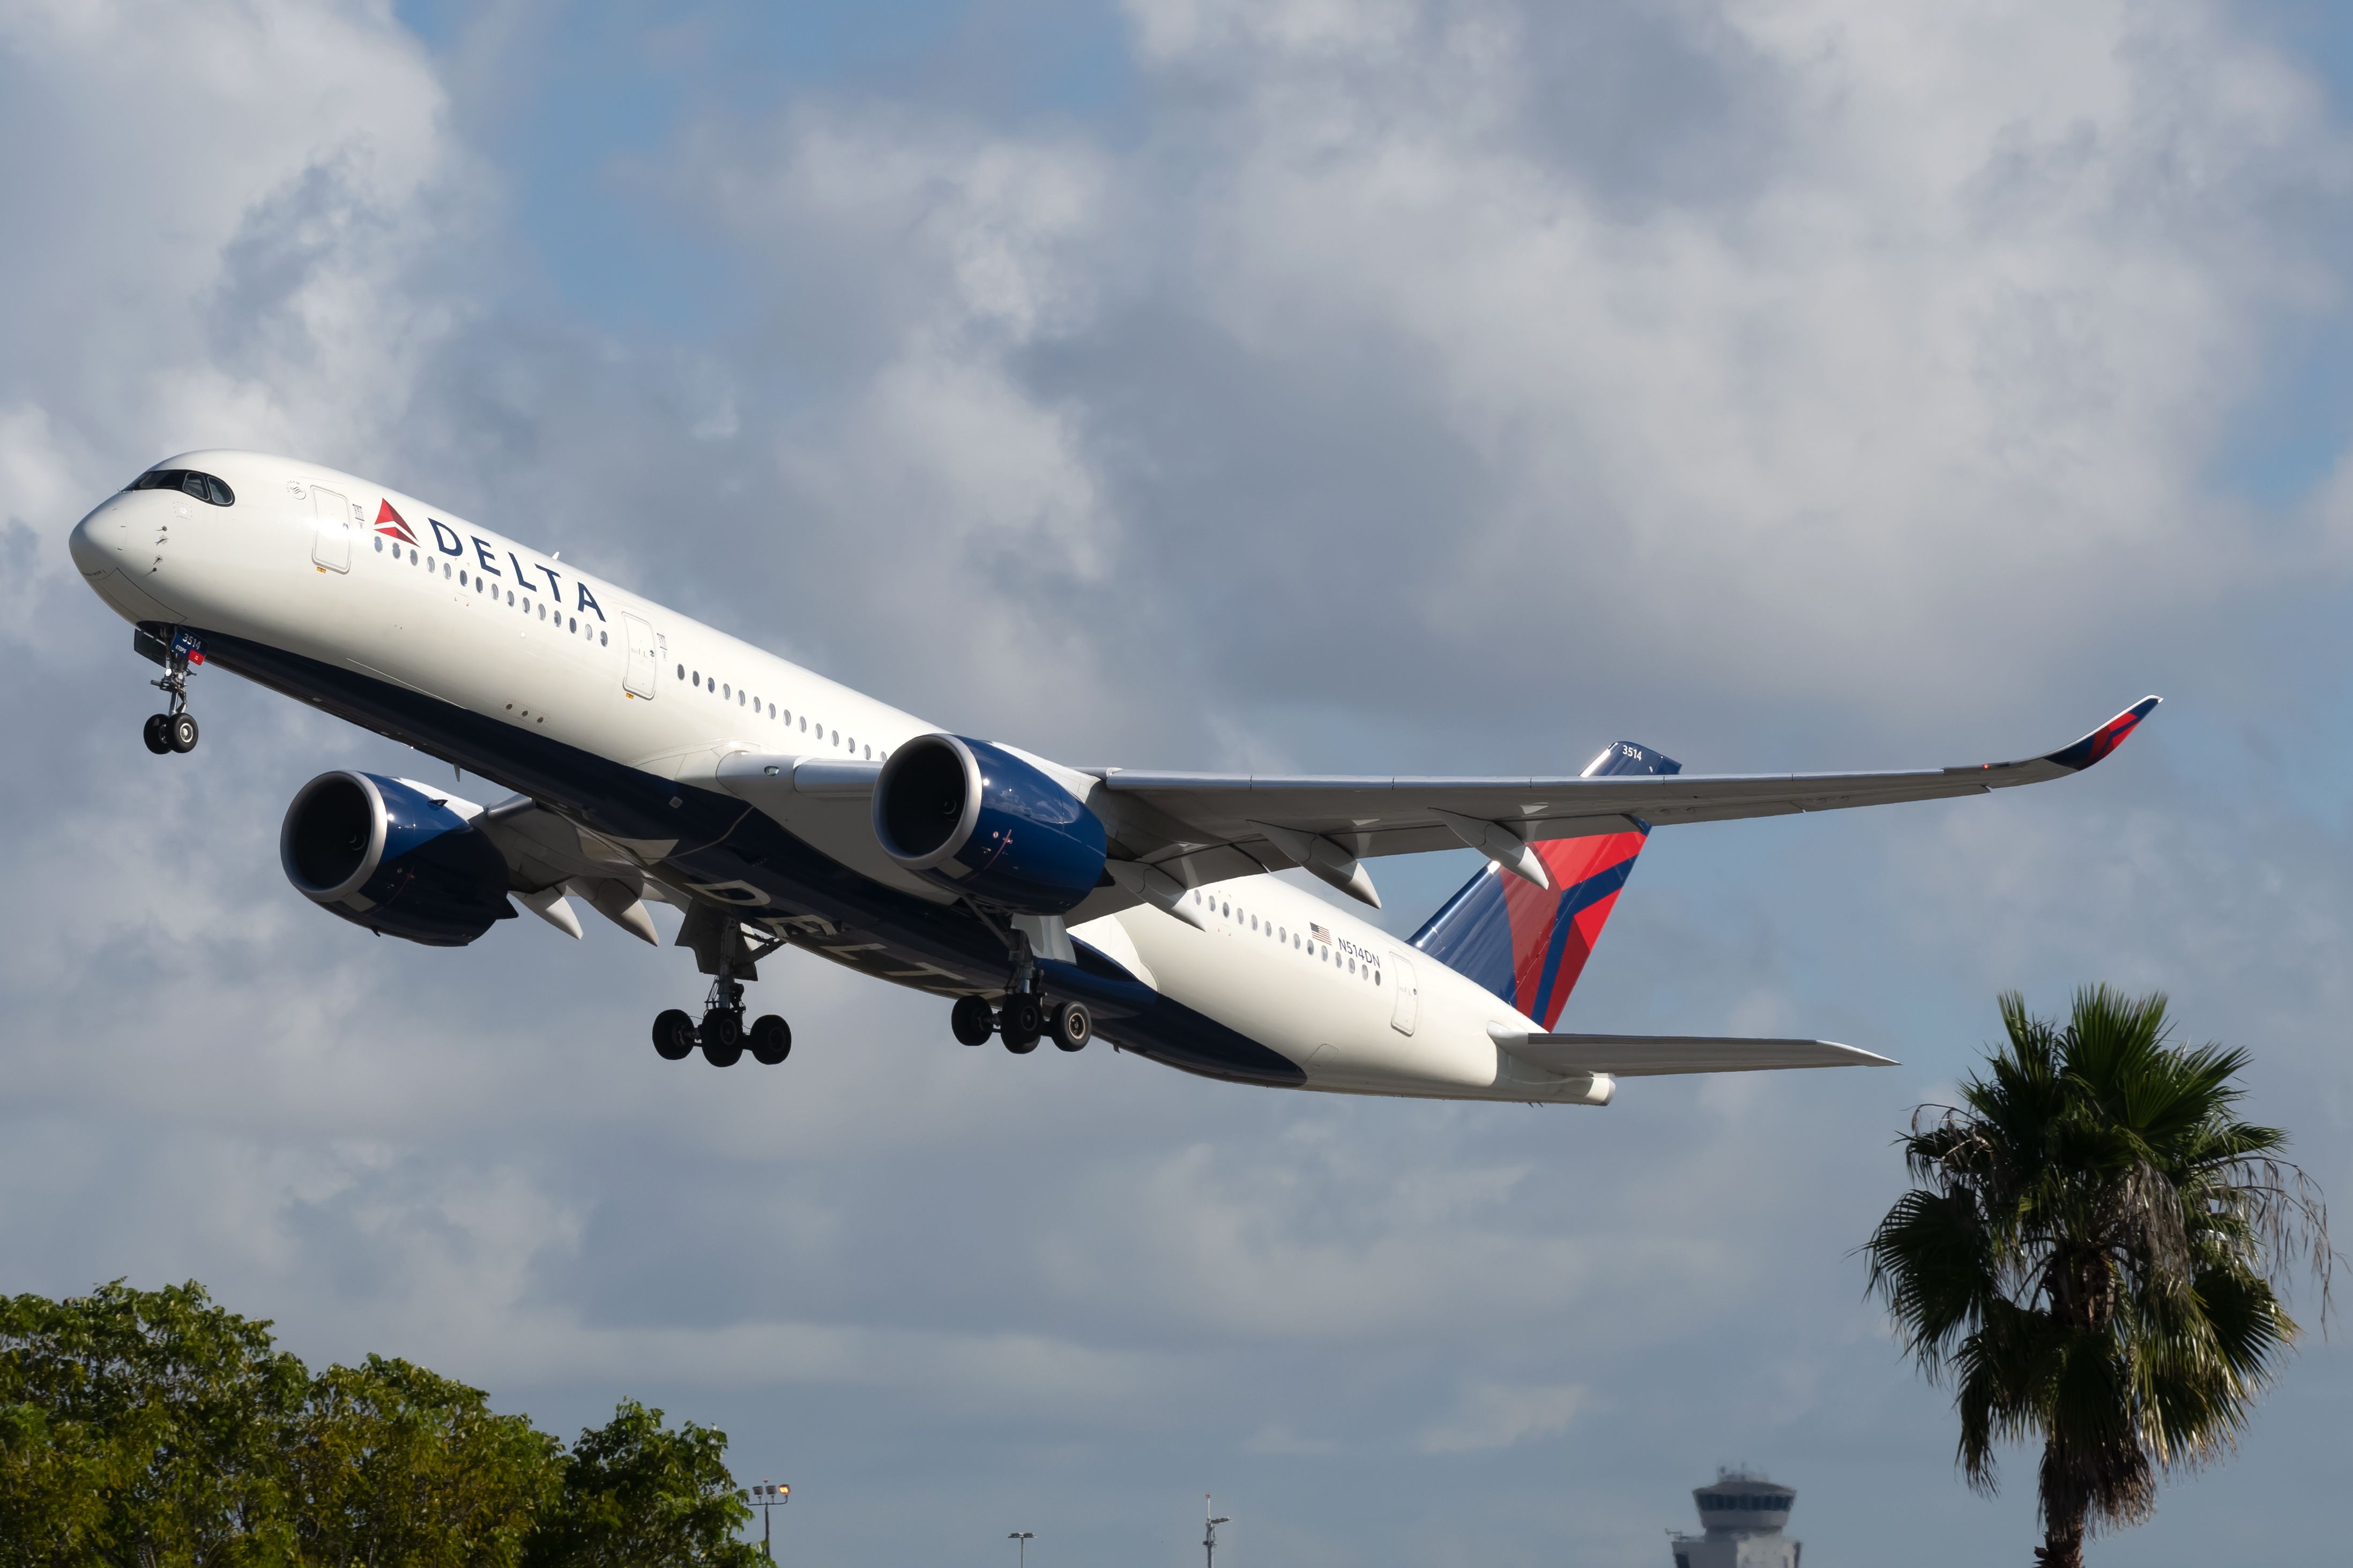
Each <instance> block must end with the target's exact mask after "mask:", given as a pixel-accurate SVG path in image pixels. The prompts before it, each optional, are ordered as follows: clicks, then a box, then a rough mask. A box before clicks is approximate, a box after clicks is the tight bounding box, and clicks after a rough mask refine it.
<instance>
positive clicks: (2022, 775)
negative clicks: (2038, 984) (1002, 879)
mask: <svg viewBox="0 0 2353 1568" xmlns="http://www.w3.org/2000/svg"><path fill="white" fill-rule="evenodd" d="M2157 705H2158V699H2157V698H2155V697H2148V698H2144V699H2143V700H2140V701H2138V702H2136V703H2134V704H2133V705H2132V706H2131V707H2130V708H2127V709H2126V710H2124V711H2123V712H2122V713H2119V714H2117V715H2116V717H2115V718H2113V719H2111V720H2109V721H2107V722H2106V723H2105V724H2103V725H2101V726H2100V727H2099V728H2098V729H2096V730H2094V731H2092V732H2091V733H2090V734H2088V735H2086V736H2084V738H2083V739H2082V740H2080V741H2077V742H2074V743H2073V744H2072V745H2067V746H2063V747H2061V748H2060V749H2059V750H2057V751H2055V752H2046V753H2044V754H2042V755H2041V756H2036V757H2028V758H2026V759H2024V760H2022V761H2019V762H2014V763H1977V764H1974V765H1970V766H1966V767H1950V768H1925V769H1917V770H1914V771H1910V772H1904V773H1715V774H1708V773H1698V774H1694V773H1602V772H1599V769H1600V767H1601V764H1602V763H1604V762H1605V761H1607V760H1608V756H1607V753H1605V755H1604V756H1603V757H1600V758H1596V759H1595V761H1594V763H1593V765H1591V766H1589V767H1588V768H1587V769H1586V771H1585V773H1582V774H1579V775H1577V776H1575V777H1562V778H1486V779H1482V778H1356V777H1330V778H1316V777H1296V778H1294V777H1281V776H1261V775H1257V774H1219V773H1145V772H1141V771H1138V770H1135V769H1130V768H1103V769H1096V770H1092V772H1093V773H1095V775H1096V776H1097V777H1099V778H1101V779H1102V780H1103V790H1102V791H1101V792H1100V793H1099V795H1098V796H1097V802H1098V803H1099V804H1098V812H1099V815H1101V816H1103V817H1104V819H1105V822H1106V824H1107V825H1108V826H1110V827H1111V828H1112V831H1113V837H1115V838H1116V840H1117V841H1118V847H1121V848H1123V849H1124V850H1125V851H1126V852H1127V854H1128V855H1129V856H1130V857H1132V858H1133V859H1134V860H1135V861H1137V862H1141V863H1142V864H1144V865H1146V866H1150V867H1154V868H1158V869H1160V870H1161V871H1162V872H1164V873H1165V874H1166V876H1167V877H1169V878H1170V879H1174V880H1175V881H1177V882H1181V883H1183V884H1184V885H1187V886H1198V884H1200V883H1203V882H1210V881H1217V880H1219V879H1223V878H1226V877H1233V876H1241V875H1246V874H1248V873H1250V872H1254V871H1257V870H1259V869H1261V868H1282V867H1286V866H1300V867H1303V868H1305V869H1307V870H1309V871H1312V872H1314V873H1315V874H1316V875H1317V876H1320V877H1322V878H1324V879H1325V880H1326V881H1329V882H1331V883H1333V884H1334V885H1335V886H1336V887H1339V888H1341V889H1343V890H1345V891H1347V892H1350V893H1353V894H1354V895H1355V896H1356V897H1357V898H1359V899H1362V900H1365V901H1366V903H1370V904H1372V905H1374V906H1375V907H1376V908H1377V907H1378V906H1379V900H1378V899H1377V897H1375V896H1373V892H1372V883H1371V879H1370V878H1368V877H1366V875H1365V873H1364V871H1363V869H1362V868H1361V867H1359V866H1358V865H1357V864H1356V863H1357V862H1358V861H1359V860H1363V859H1368V858H1372V857H1374V856H1377V855H1411V854H1418V853H1421V852H1423V851H1427V850H1432V849H1452V848H1456V847H1461V846H1462V845H1465V844H1467V845H1469V846H1470V847H1472V848H1474V849H1477V850H1479V851H1480V852H1481V853H1482V854H1484V855H1487V856H1489V857H1490V858H1493V859H1495V860H1498V861H1500V862H1502V863H1503V864H1504V866H1505V867H1507V868H1510V869H1513V870H1516V871H1519V872H1520V873H1521V874H1522V875H1524V876H1530V877H1531V879H1535V880H1541V875H1540V873H1539V872H1536V871H1534V870H1532V869H1531V868H1530V865H1529V862H1530V861H1532V860H1533V857H1529V856H1527V855H1525V845H1526V844H1527V842H1528V841H1530V840H1533V839H1545V838H1578V837H1586V836H1588V835H1590V834H1598V833H1617V832H1625V831H1628V830H1630V829H1635V828H1639V827H1646V826H1647V827H1663V826H1670V825H1672V824H1674V823H1679V822H1725V821H1729V820H1732V819H1734V818H1736V817H1744V816H1787V815H1789V814H1792V813H1795V812H1801V811H1839V810H1843V809H1845V808H1847V807H1849V806H1859V805H1893V804H1894V803H1896V802H1898V801H1907V800H1937V799H1942V798H1944V797H1946V796H1948V795H1983V794H1985V793H1986V792H1987V791H1989V790H1997V789H2010V788H2012V787H2014V786H2016V785H2019V784H2042V783H2043V782H2045V781H2046V780H2050V779H2059V778H2065V777H2066V776H2068V775H2069V774H2070V773H2081V772H2083V771H2084V769H2085V768H2088V767H2090V766H2091V765H2092V764H2093V763H2096V762H2098V761H2099V760H2100V759H2101V758H2103V757H2105V756H2106V755H2107V754H2108V753H2109V752H2113V751H2115V750H2116V747H2117V746H2118V745H2120V744H2122V743H2123V742H2124V739H2125V737H2126V735H2128V734H2130V733H2131V732H2132V731H2133V729H2134V727H2135V726H2137V724H2139V722H2140V721H2142V720H2143V719H2145V718H2147V716H2148V713H2149V711H2150V710H2152V709H2154V708H2155V707H2156V706H2157Z"/></svg>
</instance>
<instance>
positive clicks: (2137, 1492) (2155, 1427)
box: [1863, 986, 2335, 1568]
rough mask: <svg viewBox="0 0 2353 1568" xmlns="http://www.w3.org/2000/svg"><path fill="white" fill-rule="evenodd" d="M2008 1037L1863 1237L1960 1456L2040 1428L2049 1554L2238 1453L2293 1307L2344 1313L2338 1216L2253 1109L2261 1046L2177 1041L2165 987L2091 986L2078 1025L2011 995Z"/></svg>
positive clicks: (1922, 1129)
mask: <svg viewBox="0 0 2353 1568" xmlns="http://www.w3.org/2000/svg"><path fill="white" fill-rule="evenodd" d="M2001 1017H2002V1024H2003V1026H2004V1028H2005V1030H2006V1032H2007V1034H2008V1039H2007V1041H2006V1042H2005V1043H2004V1044H2003V1045H2002V1046H2001V1047H2000V1048H1999V1049H1997V1050H1996V1051H1995V1052H1994V1053H1993V1054H1992V1056H1991V1058H1990V1059H1989V1062H1988V1064H1987V1068H1986V1069H1985V1071H1984V1072H1983V1073H1981V1074H1978V1075H1976V1076H1973V1077H1971V1078H1970V1079H1969V1080H1968V1082H1967V1083H1966V1084H1965V1085H1964V1086H1963V1088H1962V1091H1961V1100H1962V1103H1961V1104H1960V1105H1959V1106H1942V1107H1938V1106H1923V1107H1921V1108H1920V1110H1918V1111H1915V1113H1914V1117H1913V1125H1912V1131H1911V1133H1910V1135H1909V1136H1907V1137H1905V1139H1903V1140H1902V1141H1901V1143H1902V1147H1903V1149H1904V1153H1905V1163H1906V1165H1907V1167H1908V1168H1909V1170H1910V1173H1911V1175H1912V1178H1913V1181H1914V1184H1915V1185H1914V1188H1913V1190H1912V1191H1910V1192H1908V1193H1906V1194H1905V1195H1904V1196H1903V1197H1902V1198H1900V1199H1899V1200H1897V1202H1896V1204H1895V1205H1894V1207H1893V1208H1892V1209H1890V1210H1889V1211H1888V1213H1887V1215H1886V1217H1885V1218H1884V1219H1883V1220H1882V1221H1881V1222H1880V1224H1879V1226H1878V1228H1877V1230H1875V1231H1874V1232H1873V1235H1872V1237H1871V1239H1870V1241H1869V1242H1868V1243H1866V1244H1865V1246H1864V1247H1863V1252H1864V1255H1865V1257H1866V1258H1868V1259H1869V1260H1870V1265H1871V1288H1872V1289H1873V1291H1874V1292H1875V1293H1877V1294H1879V1295H1880V1296H1882V1297H1883V1299H1884V1300H1886V1302H1887V1305H1888V1308H1889V1310H1890V1312H1891V1314H1892V1315H1893V1317H1894V1321H1895V1325H1896V1329H1897V1331H1898V1333H1899V1335H1900V1336H1901V1340H1902V1342H1903V1344H1904V1346H1905V1350H1906V1351H1907V1352H1909V1353H1910V1354H1911V1355H1913V1356H1914V1357H1915V1359H1916V1360H1917V1362H1918V1363H1919V1364H1920V1366H1921V1367H1922V1369H1923V1370H1924V1371H1925V1372H1926V1373H1927V1374H1928V1375H1929V1376H1930V1377H1931V1378H1932V1379H1934V1380H1936V1381H1938V1382H1940V1383H1947V1384H1949V1385H1950V1386H1951V1387H1952V1388H1953V1389H1954V1391H1955V1401H1954V1402H1955V1405H1956V1406H1957V1410H1958V1412H1959V1415H1960V1420H1961V1436H1960V1445H1959V1456H1958V1457H1959V1462H1960V1465H1961V1468H1962V1469H1963V1471H1964V1472H1965V1473H1966V1474H1967V1475H1968V1479H1969V1481H1970V1484H1971V1485H1972V1486H1974V1487H1976V1488H1977V1489H1979V1490H1981V1491H1985V1492H1988V1493H1990V1492H1991V1491H1992V1490H1993V1489H1994V1487H1995V1483H1996V1476H1995V1449H1996V1448H1997V1447H1998V1446H2000V1444H2003V1443H2007V1442H2021V1443H2022V1442H2028V1441H2033V1440H2040V1442H2041V1443H2042V1468H2041V1471H2040V1476H2039V1479H2040V1484H2041V1505H2042V1506H2041V1518H2042V1526H2043V1531H2044V1539H2043V1544H2042V1546H2041V1547H2039V1548H2037V1549H2036V1552H2035V1558H2036V1561H2037V1562H2038V1563H2043V1564H2045V1565H2046V1568H2079V1565H2080V1564H2081V1563H2082V1562H2083V1552H2084V1536H2085V1533H2086V1531H2087V1530H2088V1529H2096V1528H2101V1527H2109V1526H2116V1525H2128V1524H2137V1523H2139V1522H2141V1521H2144V1520H2146V1519H2147V1518H2148V1516H2149V1514H2150V1512H2151V1511H2152V1510H2153V1509H2154V1508H2155V1506H2156V1500H2157V1484H2158V1478H2159V1476H2160V1475H2161V1474H2164V1473H2167V1472H2171V1471H2175V1470H2179V1469H2181V1468H2189V1467H2195V1466H2198V1465H2200V1464H2203V1463H2207V1462H2211V1461H2212V1460H2215V1459H2217V1458H2221V1456H2222V1455H2223V1454H2224V1453H2225V1452H2227V1451H2228V1449H2229V1448H2230V1447H2231V1445H2232V1443H2233V1442H2234V1441H2235V1439H2236V1437H2237V1435H2238V1434H2239V1433H2240V1432H2241V1431H2242V1429H2243V1428H2244V1427H2245V1426H2246V1424H2247V1421H2248V1419H2249V1416H2250V1414H2251V1411H2252V1408H2253V1403H2254V1400H2255V1398H2256V1396H2257V1394H2259V1393H2260V1392H2261V1391H2262V1390H2263V1388H2264V1387H2266V1386H2267V1385H2268V1384H2270V1383H2271V1382H2272V1381H2273V1380H2274V1378H2275V1377H2276V1376H2277V1375H2278V1372H2279V1367H2280V1363H2281V1361H2282V1359H2283V1358H2284V1356H2285V1354H2286V1352H2287V1351H2288V1349H2289V1347H2290V1346H2291V1345H2292V1344H2293V1343H2294V1342H2295V1336H2296V1325H2295V1321H2293V1320H2292V1319H2290V1318H2289V1316H2288V1314H2287V1312H2286V1310H2284V1307H2283V1306H2282V1304H2281V1301H2280V1300H2279V1298H2278V1296H2277V1295H2276V1294H2275V1293H2274V1284H2275V1283H2277V1282H2280V1281H2281V1279H2282V1277H2283V1275H2284V1274H2285V1273H2286V1272H2287V1271H2288V1270H2290V1269H2291V1268H2300V1267H2308V1268H2310V1270H2311V1271H2312V1273H2313V1274H2314V1275H2315V1276H2316V1278H2317V1279H2318V1281H2319V1283H2320V1287H2321V1299H2322V1301H2323V1310H2324V1311H2325V1310H2326V1302H2327V1286H2328V1280H2329V1274H2330V1269H2331V1265H2332V1264H2333V1262H2334V1260H2335V1255H2334V1253H2333V1252H2332V1251H2331V1250H2330V1247H2329V1244H2328V1230H2327V1210H2326V1209H2325V1208H2324V1206H2323V1205H2322V1204H2321V1202H2320V1200H2319V1197H2318V1195H2317V1194H2316V1192H2315V1190H2314V1189H2313V1188H2312V1186H2311V1185H2310V1184H2309V1183H2308V1182H2307V1181H2306V1179H2305V1177H2304V1174H2303V1173H2302V1172H2301V1171H2299V1170H2297V1169H2296V1168H2295V1166H2293V1165H2290V1164H2287V1163H2284V1161H2282V1160H2281V1159H2280V1157H2279V1156H2280V1152H2281V1151H2282V1150H2283V1149H2284V1147H2285V1146H2286V1143H2287V1139H2286V1136H2285V1134H2284V1133H2282V1132H2280V1131H2278V1130H2276V1129H2274V1128H2269V1127H2257V1126H2253V1125H2251V1124H2249V1123H2247V1122H2244V1121H2240V1120H2238V1118H2237V1114H2236V1109H2237V1105H2238V1102H2239V1100H2240V1099H2241V1098H2242V1090H2241V1089H2239V1088H2238V1087H2237V1085H2236V1083H2235V1081H2234V1080H2235V1079H2236V1078H2237V1076H2238V1073H2239V1071H2240V1069H2241V1068H2243V1067H2244V1066H2245V1065H2246V1061H2247V1055H2246V1053H2245V1052H2244V1051H2241V1050H2226V1049H2223V1048H2222V1047H2219V1046H2212V1045H2208V1046H2200V1047H2178V1046H2175V1045H2173V1044H2171V1043H2170V1035H2171V1025H2170V1022H2169V1020H2168V1017H2167V1014H2166V1000H2165V997H2164V996H2163V995H2161V994H2150V995H2147V996H2143V997H2137V998H2134V997H2126V996H2124V995H2121V994H2117V993H2116V992H2113V991H2110V990H2109V989H2108V988H2107V987H2105V986H2101V987H2097V988H2095V989H2092V990H2087V991H2084V992H2080V993H2078V994H2077V995H2076V997H2075V1000H2074V1005H2073V1009H2072V1011H2071V1012H2070V1014H2069V1016H2068V1018H2067V1021H2066V1023H2065V1024H2064V1025H2063V1026H2062V1025H2060V1024H2059V1023H2057V1022H2055V1021H2052V1020H2047V1019H2041V1018H2035V1017H2031V1016H2029V1015H2028V1013H2027V1011H2026V1005H2025V1001H2024V999H2023V998H2022V997H2021V996H2019V995H2017V994H2008V995H2005V996H2003V997H2002V999H2001Z"/></svg>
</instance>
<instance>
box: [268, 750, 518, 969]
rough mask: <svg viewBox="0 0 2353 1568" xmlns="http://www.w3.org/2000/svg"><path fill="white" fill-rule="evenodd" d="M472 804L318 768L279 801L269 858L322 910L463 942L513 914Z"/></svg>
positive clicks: (503, 872) (382, 929) (502, 868)
mask: <svg viewBox="0 0 2353 1568" xmlns="http://www.w3.org/2000/svg"><path fill="white" fill-rule="evenodd" d="M458 807H464V809H463V810H459V809H456V808H458ZM479 813H480V808H479V807H477V806H474V805H472V804H471V803H470V802H466V801H460V800H457V799H455V798H454V797H452V796H450V795H446V794H442V793H439V792H437V791H432V790H428V789H427V788H426V787H425V786H423V785H422V784H412V783H410V782H409V781H408V780H406V779H388V778H384V777H382V776H380V775H378V774H375V773H350V772H343V773H321V774H320V775H319V776H318V777H317V778H314V779H312V780H311V782H310V783H309V784H304V785H303V786H302V788H301V793H300V794H298V795H295V797H294V804H293V805H290V806H288V807H287V808H286V824H285V826H283V827H282V828H280V831H279V835H278V858H279V860H280V863H282V864H283V865H284V866H285V868H286V879H287V880H288V881H290V882H291V883H293V884H294V888H295V890H296V891H297V892H300V893H301V895H302V896H303V897H305V898H307V899H310V900H312V901H314V902H316V903H318V904H320V905H321V906H322V907H323V908H324V909H326V910H327V911H328V912H329V913H330V914H335V915H340V916H342V917H343V919H345V920H347V921H351V922H352V923H353V925H359V926H365V927H366V928H367V929H368V930H370V931H375V932H377V933H378V934H379V935H383V936H399V937H406V938H407V939H408V940H409V941H410V942H423V943H425V944H426V945H427V946H428V947H463V946H465V945H466V944H467V943H468V942H472V941H473V940H474V939H475V938H477V937H479V936H480V935H481V934H482V933H483V932H484V931H488V930H490V929H491V926H492V925H493V924H494V923H496V922H497V921H504V920H512V919H513V918H514V908H513V906H512V905H511V904H509V903H508V902H507V863H506V858H505V857H504V856H502V855H501V854H500V853H499V851H498V847H497V846H495V845H493V844H492V843H491V841H490V839H489V838H488V837H486V836H485V835H483V834H482V833H481V832H480V830H479V829H478V828H476V827H475V826H474V825H473V823H472V822H471V821H470V817H471V816H476V815H479Z"/></svg>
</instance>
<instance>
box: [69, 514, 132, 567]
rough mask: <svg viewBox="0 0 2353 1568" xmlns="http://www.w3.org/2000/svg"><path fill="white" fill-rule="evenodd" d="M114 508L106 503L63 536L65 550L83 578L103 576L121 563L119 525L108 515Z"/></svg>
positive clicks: (120, 530)
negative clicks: (64, 537) (70, 555)
mask: <svg viewBox="0 0 2353 1568" xmlns="http://www.w3.org/2000/svg"><path fill="white" fill-rule="evenodd" d="M113 505H114V503H113V501H111V500H108V501H106V502H105V503H104V504H102V505H100V507H99V508H98V509H97V510H95V511H92V512H91V513H90V515H89V516H88V517H86V518H83V519H82V520H81V521H79V522H78V523H75V524H74V531H73V532H71V533H70V534H69V535H67V536H66V549H67V551H68V552H70V553H71V554H72V556H73V563H74V566H75V568H76V569H77V570H79V572H80V573H81V574H82V575H83V576H85V577H103V576H104V575H106V574H108V573H109V572H111V571H113V570H114V569H115V568H116V567H118V566H120V565H121V564H122V524H121V521H120V520H119V519H114V518H111V517H110V516H109V515H108V513H109V511H110V510H111V508H112V507H113Z"/></svg>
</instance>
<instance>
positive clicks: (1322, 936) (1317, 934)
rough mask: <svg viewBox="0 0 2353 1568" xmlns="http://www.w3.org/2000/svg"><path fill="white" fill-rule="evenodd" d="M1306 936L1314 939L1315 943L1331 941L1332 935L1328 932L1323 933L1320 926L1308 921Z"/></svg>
mask: <svg viewBox="0 0 2353 1568" xmlns="http://www.w3.org/2000/svg"><path fill="white" fill-rule="evenodd" d="M1307 934H1308V935H1310V936H1312V937H1314V939H1315V940H1316V941H1317V942H1330V941H1331V940H1332V933H1331V932H1330V931H1325V930H1324V928H1323V927H1322V926H1319V925H1316V924H1314V922H1313V921H1310V922H1309V924H1308V927H1307Z"/></svg>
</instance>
